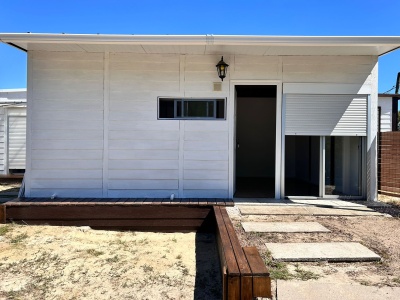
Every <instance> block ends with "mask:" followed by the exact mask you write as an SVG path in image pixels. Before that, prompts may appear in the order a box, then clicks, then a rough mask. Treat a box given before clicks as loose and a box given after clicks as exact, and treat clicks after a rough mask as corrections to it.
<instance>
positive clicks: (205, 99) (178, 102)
mask: <svg viewBox="0 0 400 300" xmlns="http://www.w3.org/2000/svg"><path fill="white" fill-rule="evenodd" d="M162 100H170V101H171V100H173V101H174V117H171V118H162V117H160V101H162ZM211 101H212V102H213V103H214V109H213V115H214V116H212V117H185V116H182V117H180V116H178V106H179V105H180V106H181V113H182V115H184V114H185V103H186V102H211ZM219 101H223V106H224V108H223V114H224V116H223V118H218V117H217V103H218V102H219ZM226 103H227V101H226V97H225V98H224V97H215V98H214V97H212V98H210V97H201V98H191V97H185V98H183V97H158V98H157V119H158V120H211V121H222V120H226V111H227V110H226Z"/></svg>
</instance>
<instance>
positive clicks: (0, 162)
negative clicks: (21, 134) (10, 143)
mask: <svg viewBox="0 0 400 300" xmlns="http://www.w3.org/2000/svg"><path fill="white" fill-rule="evenodd" d="M5 115H6V114H5V109H4V108H0V174H1V175H6V174H7V171H6V169H5V162H6V159H7V156H6V152H5V148H6V132H5V121H4V120H5Z"/></svg>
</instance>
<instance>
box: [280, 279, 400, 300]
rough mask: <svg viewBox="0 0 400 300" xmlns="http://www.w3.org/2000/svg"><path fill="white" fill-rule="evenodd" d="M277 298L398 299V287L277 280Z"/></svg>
mask: <svg viewBox="0 0 400 300" xmlns="http://www.w3.org/2000/svg"><path fill="white" fill-rule="evenodd" d="M277 299H279V300H293V299H296V300H321V299H329V300H365V299H379V300H395V299H400V288H398V287H376V286H365V285H360V284H348V283H325V282H311V281H307V282H304V281H285V280H278V282H277Z"/></svg>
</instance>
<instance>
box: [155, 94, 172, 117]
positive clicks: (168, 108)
mask: <svg viewBox="0 0 400 300" xmlns="http://www.w3.org/2000/svg"><path fill="white" fill-rule="evenodd" d="M158 113H159V118H174V100H173V99H160V101H159V108H158Z"/></svg>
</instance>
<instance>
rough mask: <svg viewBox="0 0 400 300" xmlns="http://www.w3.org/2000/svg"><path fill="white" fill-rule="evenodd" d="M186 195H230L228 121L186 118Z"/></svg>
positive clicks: (184, 146)
mask: <svg viewBox="0 0 400 300" xmlns="http://www.w3.org/2000/svg"><path fill="white" fill-rule="evenodd" d="M185 122H186V123H185V126H184V128H185V132H184V141H183V157H184V169H183V190H184V196H185V197H211V198H215V197H221V198H227V197H228V176H229V169H228V161H229V152H228V146H229V144H228V122H227V121H225V120H224V121H185Z"/></svg>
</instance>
